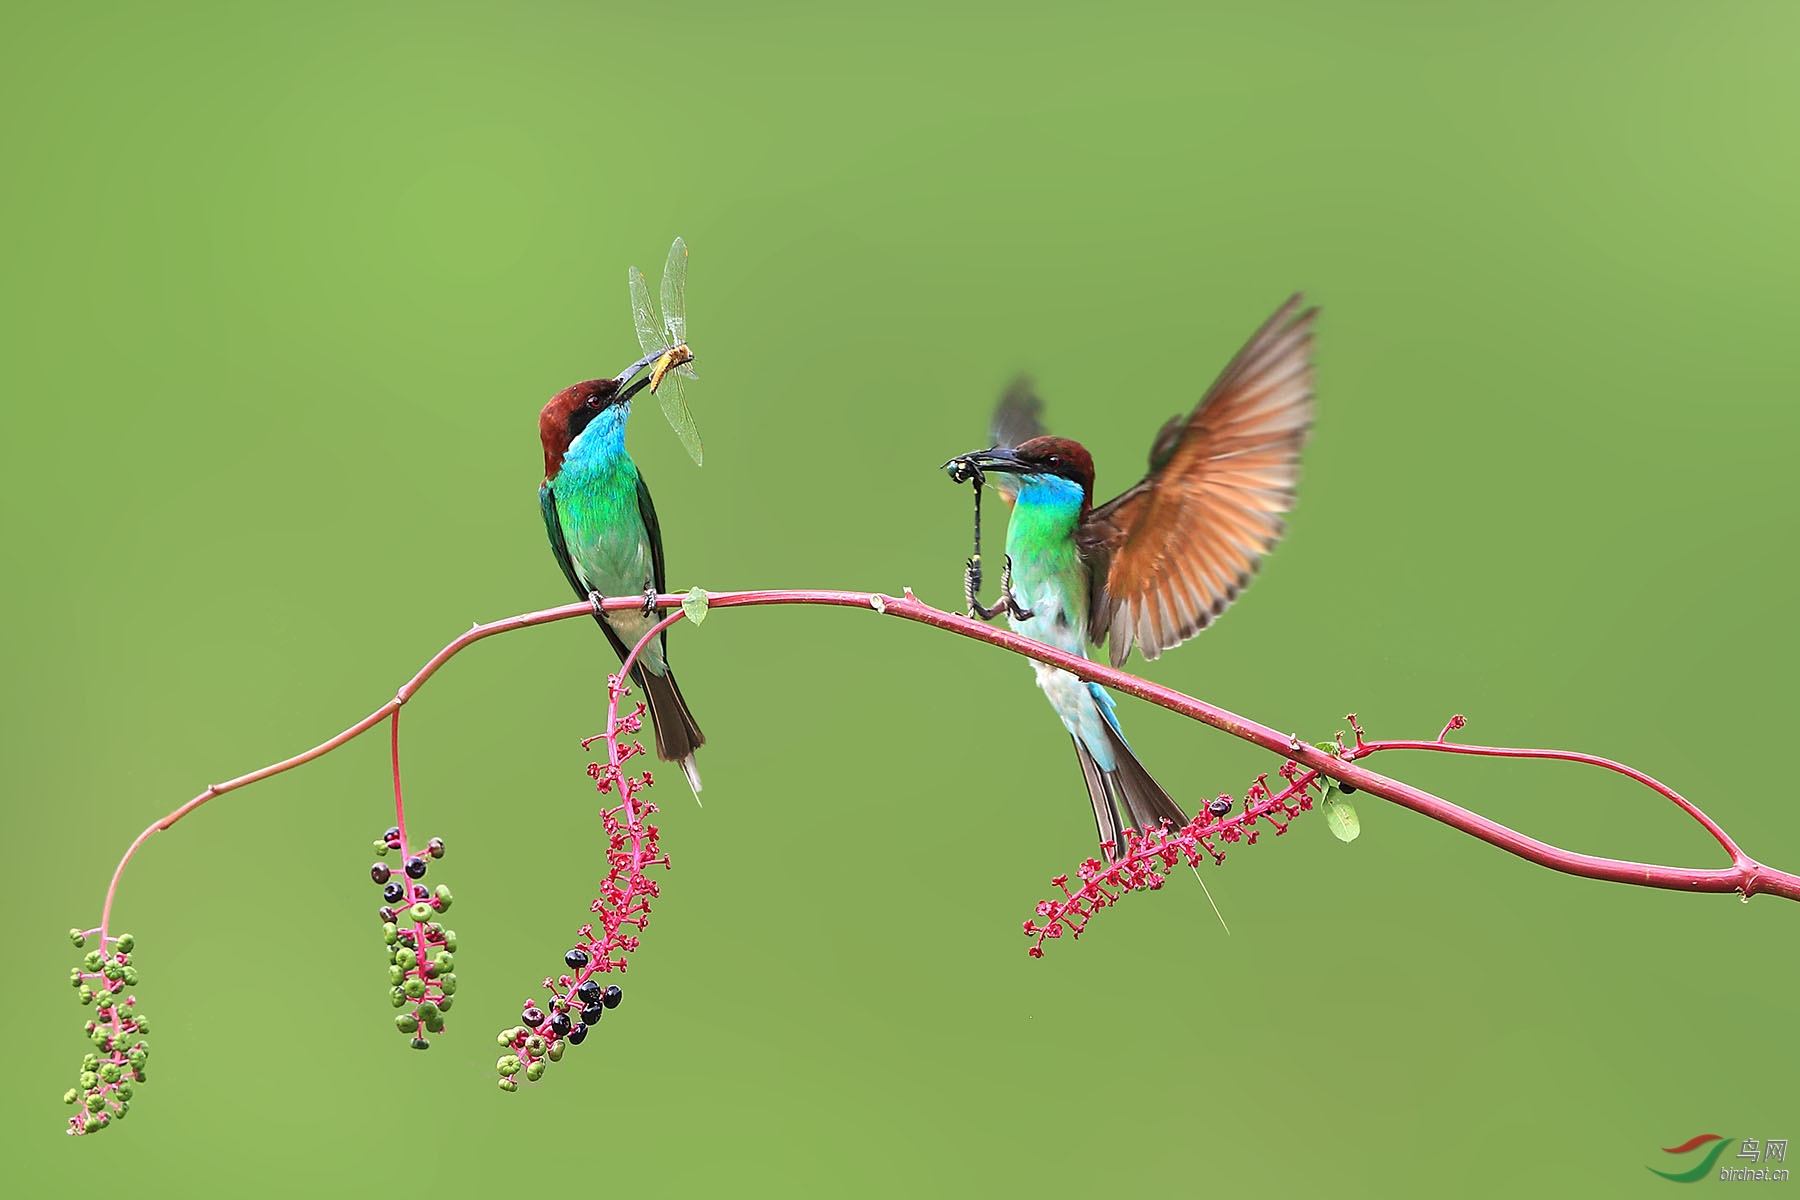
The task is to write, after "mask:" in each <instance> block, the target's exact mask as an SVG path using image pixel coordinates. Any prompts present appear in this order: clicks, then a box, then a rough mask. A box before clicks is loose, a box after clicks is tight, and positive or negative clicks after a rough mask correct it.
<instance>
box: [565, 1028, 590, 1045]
mask: <svg viewBox="0 0 1800 1200" xmlns="http://www.w3.org/2000/svg"><path fill="white" fill-rule="evenodd" d="M586 1040H587V1026H586V1025H577V1026H575V1027H574V1028H573V1029H571V1030H569V1044H570V1045H573V1046H579V1045H581V1043H583V1042H585V1041H586Z"/></svg>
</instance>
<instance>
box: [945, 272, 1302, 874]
mask: <svg viewBox="0 0 1800 1200" xmlns="http://www.w3.org/2000/svg"><path fill="white" fill-rule="evenodd" d="M1300 305H1301V298H1300V297H1299V296H1297V295H1296V296H1294V297H1293V298H1292V299H1290V300H1289V301H1288V302H1287V303H1286V304H1284V305H1282V306H1281V308H1280V309H1279V310H1277V311H1276V313H1275V315H1274V316H1272V317H1270V318H1269V320H1268V321H1267V322H1266V323H1265V324H1264V325H1263V327H1262V328H1261V329H1259V330H1257V331H1256V334H1255V335H1254V336H1253V337H1252V338H1251V339H1250V341H1249V342H1248V343H1247V344H1246V345H1245V346H1244V348H1243V349H1242V350H1240V351H1238V354H1237V357H1236V358H1234V359H1232V360H1231V363H1230V365H1229V366H1227V367H1226V368H1225V371H1224V373H1223V374H1221V375H1220V376H1219V378H1218V380H1217V381H1216V382H1215V383H1214V384H1213V385H1212V387H1211V388H1209V389H1208V390H1207V392H1206V395H1205V396H1203V397H1202V398H1201V400H1200V403H1199V405H1197V406H1196V407H1195V409H1194V410H1193V412H1191V413H1189V414H1187V415H1186V416H1176V417H1173V418H1171V419H1170V420H1169V422H1168V423H1167V424H1165V425H1164V426H1163V427H1162V431H1161V432H1160V433H1158V434H1157V436H1156V441H1155V443H1154V444H1153V445H1152V446H1151V448H1150V473H1149V474H1148V475H1146V476H1145V477H1144V479H1143V481H1142V482H1140V483H1138V484H1137V485H1136V486H1135V487H1133V488H1131V489H1130V490H1129V491H1126V492H1124V493H1123V494H1122V495H1119V496H1116V497H1114V498H1113V499H1111V500H1109V501H1107V502H1106V503H1105V504H1101V505H1098V506H1096V505H1095V504H1094V460H1093V459H1092V457H1090V456H1089V454H1088V452H1087V451H1086V450H1085V449H1083V448H1082V446H1081V445H1080V444H1079V443H1077V442H1073V441H1070V440H1069V439H1067V438H1059V437H1050V436H1047V435H1045V434H1044V433H1043V432H1042V429H1041V427H1040V426H1039V425H1038V422H1037V412H1038V404H1037V401H1036V398H1035V397H1033V396H1031V395H1030V393H1029V392H1028V391H1026V390H1022V389H1018V388H1015V389H1014V390H1013V391H1012V392H1009V393H1008V395H1007V397H1006V398H1005V399H1003V400H1002V401H1001V404H1000V409H999V411H998V412H997V413H996V414H995V442H996V443H997V444H996V445H995V446H993V447H992V448H991V449H987V450H978V451H973V452H971V453H969V454H965V455H962V456H960V457H958V458H954V459H952V460H950V462H948V463H946V464H945V467H946V469H948V470H949V471H950V474H951V477H952V478H953V479H955V480H956V481H957V482H963V481H965V480H967V479H970V478H971V477H985V478H986V480H987V481H988V482H990V483H992V484H993V485H994V486H995V488H996V489H997V490H998V491H1000V492H1001V494H1002V495H1005V496H1008V498H1010V499H1011V500H1012V502H1013V510H1012V518H1011V520H1010V522H1009V523H1008V525H1007V530H1006V556H1007V557H1006V562H1007V575H1006V580H1005V582H1004V583H1003V584H1002V591H1003V594H1002V596H1001V600H1000V603H999V604H997V605H996V606H995V607H994V608H992V609H987V608H984V607H982V605H981V604H980V602H979V600H978V599H977V598H976V594H975V593H976V591H977V590H978V588H979V580H980V575H979V570H980V568H979V565H978V560H971V562H970V567H969V578H968V580H967V587H966V589H965V590H966V591H967V592H968V594H969V595H968V599H969V605H970V611H971V614H972V615H979V616H980V617H982V618H983V619H984V620H991V619H992V618H993V617H996V616H998V615H999V614H1000V613H1002V612H1005V613H1006V614H1007V618H1008V622H1009V623H1010V624H1011V626H1012V627H1013V629H1015V630H1016V631H1018V632H1019V633H1022V634H1025V635H1026V636H1027V637H1031V638H1035V639H1037V640H1038V641H1040V642H1044V643H1046V644H1048V645H1051V646H1055V647H1057V648H1058V649H1060V650H1064V651H1067V652H1069V653H1071V654H1079V655H1082V656H1084V657H1085V656H1086V655H1087V643H1088V642H1090V641H1091V642H1093V643H1094V644H1095V645H1099V644H1100V643H1102V642H1106V641H1108V640H1109V639H1110V643H1111V645H1110V657H1111V659H1112V664H1113V666H1115V667H1117V666H1122V665H1123V664H1124V662H1125V659H1126V656H1127V655H1128V654H1130V653H1131V650H1132V647H1134V646H1135V647H1136V648H1137V650H1138V652H1139V653H1140V654H1142V655H1143V656H1144V657H1145V658H1147V659H1153V658H1156V657H1157V656H1158V655H1160V654H1161V653H1162V652H1163V651H1164V650H1167V649H1169V648H1170V647H1171V646H1176V645H1179V644H1181V643H1182V642H1184V641H1186V640H1187V639H1189V638H1191V637H1193V636H1194V635H1195V634H1197V633H1199V632H1200V631H1201V630H1202V629H1204V628H1206V627H1207V626H1208V625H1210V624H1211V623H1212V622H1213V620H1214V619H1215V618H1217V617H1218V616H1219V614H1220V613H1222V612H1224V611H1225V609H1226V607H1227V606H1229V605H1230V604H1231V602H1232V601H1233V600H1236V599H1237V597H1238V594H1239V593H1240V592H1242V591H1243V590H1244V588H1245V587H1246V586H1247V585H1248V584H1249V582H1250V577H1251V576H1252V575H1253V574H1254V573H1255V571H1256V569H1257V566H1258V564H1259V563H1260V562H1261V561H1262V559H1263V557H1264V556H1265V555H1266V554H1268V553H1269V551H1270V550H1272V549H1274V546H1275V543H1276V542H1277V541H1279V540H1280V538H1281V534H1282V531H1283V523H1282V514H1283V513H1285V512H1287V511H1288V509H1290V508H1291V507H1293V502H1294V485H1295V482H1296V480H1297V479H1298V477H1299V473H1300V448H1301V446H1302V445H1303V444H1304V443H1305V441H1306V435H1307V432H1308V430H1309V429H1310V428H1311V426H1312V420H1313V407H1314V406H1313V365H1312V342H1313V324H1314V321H1315V319H1316V317H1317V315H1318V310H1317V309H1306V310H1304V311H1302V310H1301V307H1300ZM1032 665H1033V666H1034V667H1035V668H1036V670H1037V682H1038V686H1039V687H1041V688H1042V689H1043V690H1044V693H1045V694H1046V695H1047V696H1048V697H1049V699H1050V704H1051V707H1053V708H1055V709H1056V713H1057V715H1058V716H1060V717H1061V718H1062V722H1063V726H1064V727H1065V728H1066V729H1067V730H1068V731H1069V736H1070V738H1071V739H1072V740H1073V741H1074V743H1075V754H1076V757H1077V758H1079V759H1080V760H1081V773H1082V777H1083V779H1084V780H1085V782H1086V784H1087V790H1088V798H1089V799H1090V800H1091V801H1092V802H1093V806H1094V821H1095V824H1096V825H1098V827H1099V830H1100V841H1101V843H1102V845H1103V846H1105V845H1106V844H1107V843H1110V849H1109V851H1108V852H1109V853H1111V854H1114V855H1120V854H1123V853H1124V851H1125V838H1124V832H1123V831H1124V830H1125V829H1127V828H1130V829H1136V830H1138V831H1140V832H1144V831H1147V830H1151V829H1155V828H1156V827H1157V826H1158V825H1160V824H1161V823H1162V822H1164V821H1167V822H1170V823H1171V824H1173V825H1176V826H1179V825H1183V824H1185V823H1186V822H1187V816H1186V814H1185V813H1183V812H1182V809H1181V806H1180V805H1179V804H1177V803H1175V801H1174V800H1172V799H1170V797H1169V794H1168V793H1167V792H1165V791H1164V790H1163V788H1162V786H1161V785H1160V784H1158V783H1157V782H1156V780H1155V779H1153V778H1151V776H1150V773H1149V772H1148V771H1146V770H1145V769H1144V767H1143V764H1141V763H1139V762H1138V760H1137V756H1136V755H1134V754H1133V753H1132V752H1131V747H1130V746H1128V745H1127V744H1126V742H1125V738H1124V735H1123V734H1122V733H1121V732H1120V731H1119V721H1118V717H1117V715H1116V714H1115V713H1114V711H1113V700H1112V697H1111V696H1109V695H1108V694H1107V693H1106V691H1105V690H1104V689H1103V688H1101V687H1100V686H1099V685H1098V684H1092V683H1084V682H1082V681H1081V680H1079V679H1077V678H1076V677H1075V676H1073V675H1071V674H1069V673H1068V672H1067V671H1063V670H1059V669H1057V668H1055V667H1051V666H1047V665H1045V664H1043V663H1033V664H1032Z"/></svg>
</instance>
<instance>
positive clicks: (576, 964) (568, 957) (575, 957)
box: [563, 946, 588, 971]
mask: <svg viewBox="0 0 1800 1200" xmlns="http://www.w3.org/2000/svg"><path fill="white" fill-rule="evenodd" d="M563 961H564V962H566V963H568V964H569V970H571V971H579V970H581V968H583V967H585V966H587V965H588V952H587V951H586V950H583V949H582V948H581V947H580V946H577V947H575V948H574V949H573V950H571V951H569V952H568V953H567V954H565V955H563Z"/></svg>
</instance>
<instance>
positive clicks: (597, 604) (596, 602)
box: [588, 591, 606, 621]
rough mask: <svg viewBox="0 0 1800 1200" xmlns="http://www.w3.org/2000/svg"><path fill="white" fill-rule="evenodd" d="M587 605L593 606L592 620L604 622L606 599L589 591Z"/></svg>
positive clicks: (597, 593)
mask: <svg viewBox="0 0 1800 1200" xmlns="http://www.w3.org/2000/svg"><path fill="white" fill-rule="evenodd" d="M588 603H589V604H591V605H593V606H594V619H595V620H597V621H604V620H606V597H605V596H602V595H601V594H600V593H599V592H595V591H590V592H588Z"/></svg>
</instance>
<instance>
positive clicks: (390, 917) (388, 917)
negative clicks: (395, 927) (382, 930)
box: [380, 904, 400, 925]
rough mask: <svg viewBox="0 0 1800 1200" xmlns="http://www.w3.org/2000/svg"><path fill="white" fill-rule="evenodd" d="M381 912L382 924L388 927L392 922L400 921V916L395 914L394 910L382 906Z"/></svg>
mask: <svg viewBox="0 0 1800 1200" xmlns="http://www.w3.org/2000/svg"><path fill="white" fill-rule="evenodd" d="M380 911H381V923H382V924H383V925H386V924H388V923H389V922H392V921H398V920H399V919H400V914H399V913H397V912H395V911H394V910H393V909H391V908H389V907H388V906H387V905H385V904H384V905H382V906H381V910H380Z"/></svg>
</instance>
